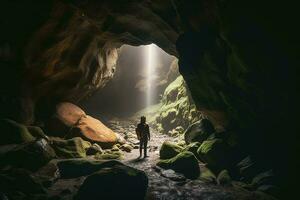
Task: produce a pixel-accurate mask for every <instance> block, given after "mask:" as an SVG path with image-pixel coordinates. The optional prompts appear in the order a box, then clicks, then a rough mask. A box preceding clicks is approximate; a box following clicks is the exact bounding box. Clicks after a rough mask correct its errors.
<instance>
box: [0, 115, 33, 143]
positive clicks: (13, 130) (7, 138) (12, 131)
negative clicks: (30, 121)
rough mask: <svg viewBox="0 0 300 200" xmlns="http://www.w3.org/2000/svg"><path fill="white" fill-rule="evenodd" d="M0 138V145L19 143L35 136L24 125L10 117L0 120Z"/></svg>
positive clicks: (29, 140)
mask: <svg viewBox="0 0 300 200" xmlns="http://www.w3.org/2000/svg"><path fill="white" fill-rule="evenodd" d="M0 131H1V140H0V145H6V144H20V143H23V142H31V141H33V140H34V139H35V138H34V137H33V136H32V135H31V134H30V133H29V131H28V130H27V128H26V126H24V125H22V124H19V123H17V122H15V121H12V120H10V119H1V120H0Z"/></svg>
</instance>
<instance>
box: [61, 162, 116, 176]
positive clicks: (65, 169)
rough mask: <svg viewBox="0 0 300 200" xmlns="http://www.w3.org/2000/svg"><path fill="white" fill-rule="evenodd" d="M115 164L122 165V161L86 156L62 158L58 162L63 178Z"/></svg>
mask: <svg viewBox="0 0 300 200" xmlns="http://www.w3.org/2000/svg"><path fill="white" fill-rule="evenodd" d="M114 165H121V163H120V162H118V161H115V160H112V161H101V160H92V159H91V160H87V159H84V158H74V159H68V160H61V161H59V162H58V163H57V166H58V168H59V172H60V175H61V177H62V178H77V177H80V176H87V175H90V174H92V173H94V172H96V171H98V170H100V169H102V168H105V167H113V166H114Z"/></svg>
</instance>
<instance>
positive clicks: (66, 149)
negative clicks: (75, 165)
mask: <svg viewBox="0 0 300 200" xmlns="http://www.w3.org/2000/svg"><path fill="white" fill-rule="evenodd" d="M51 141H52V147H53V149H54V150H55V152H56V154H57V156H58V157H60V158H84V157H86V150H87V149H88V148H90V147H91V143H90V142H87V141H84V140H83V139H81V138H80V137H75V138H72V139H68V140H64V139H60V138H52V139H51Z"/></svg>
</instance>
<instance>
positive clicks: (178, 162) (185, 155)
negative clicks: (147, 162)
mask: <svg viewBox="0 0 300 200" xmlns="http://www.w3.org/2000/svg"><path fill="white" fill-rule="evenodd" d="M157 166H159V167H161V168H164V169H173V170H174V171H176V172H178V173H182V174H183V175H184V176H185V177H187V178H190V179H196V178H198V177H199V175H200V168H199V164H198V160H197V158H196V157H195V156H194V154H193V153H192V152H189V151H183V152H181V153H179V154H177V155H176V156H175V157H173V158H171V159H166V160H160V161H159V162H158V163H157Z"/></svg>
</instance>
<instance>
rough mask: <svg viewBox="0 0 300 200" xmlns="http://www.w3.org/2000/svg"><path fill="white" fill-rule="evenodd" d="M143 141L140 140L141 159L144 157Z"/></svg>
mask: <svg viewBox="0 0 300 200" xmlns="http://www.w3.org/2000/svg"><path fill="white" fill-rule="evenodd" d="M142 150H143V141H142V140H140V157H142Z"/></svg>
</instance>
